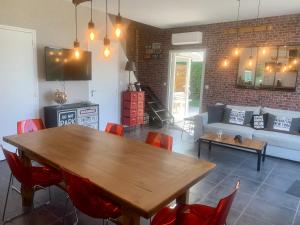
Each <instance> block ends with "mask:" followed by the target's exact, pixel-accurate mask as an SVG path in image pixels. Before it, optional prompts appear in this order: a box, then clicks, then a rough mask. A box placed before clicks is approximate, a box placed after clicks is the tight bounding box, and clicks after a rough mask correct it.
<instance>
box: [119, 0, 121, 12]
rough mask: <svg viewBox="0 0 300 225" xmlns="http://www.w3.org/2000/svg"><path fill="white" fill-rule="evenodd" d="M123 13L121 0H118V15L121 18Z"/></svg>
mask: <svg viewBox="0 0 300 225" xmlns="http://www.w3.org/2000/svg"><path fill="white" fill-rule="evenodd" d="M120 11H121V0H118V15H119V16H120Z"/></svg>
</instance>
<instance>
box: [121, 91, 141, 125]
mask: <svg viewBox="0 0 300 225" xmlns="http://www.w3.org/2000/svg"><path fill="white" fill-rule="evenodd" d="M144 101H145V93H144V92H142V91H124V92H123V94H122V118H121V120H122V124H123V125H126V126H136V125H140V124H144V107H145V103H144Z"/></svg>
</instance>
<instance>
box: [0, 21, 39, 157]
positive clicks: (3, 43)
mask: <svg viewBox="0 0 300 225" xmlns="http://www.w3.org/2000/svg"><path fill="white" fill-rule="evenodd" d="M0 96H1V98H0V138H1V141H0V143H1V144H3V145H4V147H6V148H8V149H11V150H13V149H14V148H13V147H12V146H9V145H8V144H6V143H4V142H3V141H2V137H3V136H6V135H11V134H16V133H17V121H18V120H23V119H27V118H35V117H37V116H38V79H37V74H36V47H35V32H34V31H31V30H25V29H19V28H13V27H6V26H1V25H0ZM2 159H3V154H2V151H0V160H2Z"/></svg>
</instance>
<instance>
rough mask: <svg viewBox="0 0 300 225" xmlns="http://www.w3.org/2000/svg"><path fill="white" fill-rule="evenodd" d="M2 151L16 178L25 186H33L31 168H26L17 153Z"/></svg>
mask: <svg viewBox="0 0 300 225" xmlns="http://www.w3.org/2000/svg"><path fill="white" fill-rule="evenodd" d="M1 148H2V151H3V153H4V156H5V158H6V161H7V163H8V166H9V168H10V170H11V172H12V174H13V175H14V177H15V178H16V179H17V180H18V181H19V182H20V183H22V184H23V185H25V186H29V187H31V186H32V182H31V172H30V168H28V167H25V166H24V165H23V163H22V161H21V160H20V158H19V157H18V155H17V154H16V153H13V152H10V151H8V150H6V149H4V148H3V147H2V146H1Z"/></svg>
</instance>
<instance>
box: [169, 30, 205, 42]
mask: <svg viewBox="0 0 300 225" xmlns="http://www.w3.org/2000/svg"><path fill="white" fill-rule="evenodd" d="M201 43H202V32H200V31H196V32H187V33H177V34H172V45H193V44H201Z"/></svg>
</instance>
